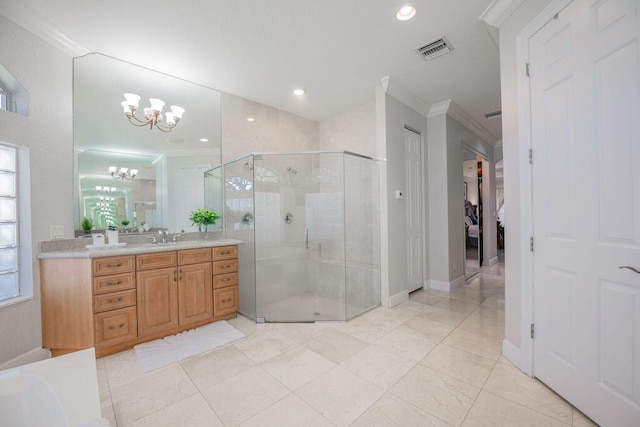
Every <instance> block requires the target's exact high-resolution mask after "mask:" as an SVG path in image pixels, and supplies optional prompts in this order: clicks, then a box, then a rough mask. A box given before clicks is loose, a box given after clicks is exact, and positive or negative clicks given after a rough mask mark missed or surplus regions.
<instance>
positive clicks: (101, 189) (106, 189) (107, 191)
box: [96, 185, 116, 194]
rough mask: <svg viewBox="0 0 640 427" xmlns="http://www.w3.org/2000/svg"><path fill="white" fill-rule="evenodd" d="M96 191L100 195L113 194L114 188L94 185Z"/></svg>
mask: <svg viewBox="0 0 640 427" xmlns="http://www.w3.org/2000/svg"><path fill="white" fill-rule="evenodd" d="M96 191H97V192H98V193H100V194H113V193H115V192H116V187H102V186H100V185H96Z"/></svg>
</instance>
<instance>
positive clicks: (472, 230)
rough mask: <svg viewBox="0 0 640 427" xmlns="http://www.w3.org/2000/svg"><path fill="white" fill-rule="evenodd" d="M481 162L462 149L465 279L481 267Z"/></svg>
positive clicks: (470, 152)
mask: <svg viewBox="0 0 640 427" xmlns="http://www.w3.org/2000/svg"><path fill="white" fill-rule="evenodd" d="M482 162H483V158H482V157H481V156H479V155H478V154H477V153H475V152H474V151H472V150H470V149H468V148H466V147H464V146H463V147H462V174H463V191H462V193H463V194H462V195H463V199H464V204H463V206H464V208H463V209H464V212H463V218H464V221H463V224H462V227H464V234H463V236H464V242H463V244H464V257H465V259H464V263H463V265H464V277H465V279H470V278H471V277H473V276H475V275H476V274H478V273H479V272H480V266H481V265H482V213H483V212H482Z"/></svg>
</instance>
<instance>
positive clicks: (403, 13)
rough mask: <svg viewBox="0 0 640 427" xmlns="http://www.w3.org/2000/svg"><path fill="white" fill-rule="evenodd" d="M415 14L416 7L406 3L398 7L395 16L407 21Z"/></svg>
mask: <svg viewBox="0 0 640 427" xmlns="http://www.w3.org/2000/svg"><path fill="white" fill-rule="evenodd" d="M415 14H416V9H415V8H414V7H413V6H410V5H406V6H402V7H401V8H400V9H398V13H396V18H398V20H400V21H408V20H409V19H411V18H413V17H414V16H415Z"/></svg>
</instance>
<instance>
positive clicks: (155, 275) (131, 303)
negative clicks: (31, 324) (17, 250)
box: [40, 246, 238, 357]
mask: <svg viewBox="0 0 640 427" xmlns="http://www.w3.org/2000/svg"><path fill="white" fill-rule="evenodd" d="M237 254H238V251H237V246H223V247H213V248H211V247H207V248H198V249H185V250H180V251H164V252H162V251H161V252H155V253H148V254H140V255H126V256H117V257H101V258H91V259H87V258H77V259H74V258H48V259H42V260H40V271H41V273H40V274H41V289H42V336H43V338H42V340H43V347H46V348H50V349H51V351H52V354H53V355H54V356H57V355H60V354H64V353H68V352H71V351H76V350H81V349H85V348H89V347H95V348H96V355H97V357H102V356H105V355H107V354H111V353H115V352H118V351H122V350H125V349H127V348H131V347H133V346H134V345H136V344H139V343H141V342H145V341H149V340H151V339H156V338H161V337H164V336H167V335H171V334H176V333H178V332H182V331H184V330H187V329H191V328H195V327H198V326H202V325H205V324H207V323H210V322H212V321H215V320H223V319H229V318H232V317H234V316H235V314H236V311H237V309H238V272H237V270H238V260H237Z"/></svg>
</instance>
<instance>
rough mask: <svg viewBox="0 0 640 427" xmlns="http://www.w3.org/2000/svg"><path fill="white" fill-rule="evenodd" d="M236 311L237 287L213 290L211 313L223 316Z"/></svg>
mask: <svg viewBox="0 0 640 427" xmlns="http://www.w3.org/2000/svg"><path fill="white" fill-rule="evenodd" d="M236 311H238V287H237V286H232V287H229V288H222V289H214V290H213V315H214V316H224V315H226V314H232V313H235V312H236Z"/></svg>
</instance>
